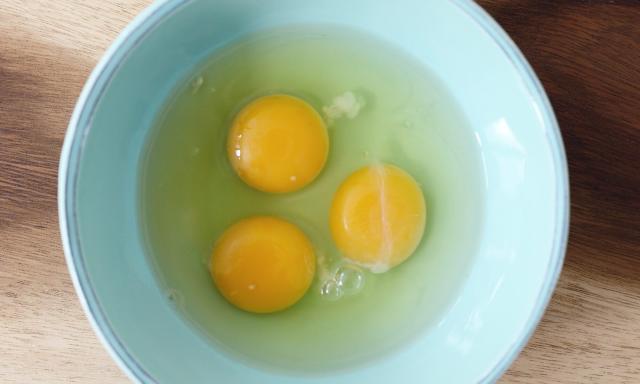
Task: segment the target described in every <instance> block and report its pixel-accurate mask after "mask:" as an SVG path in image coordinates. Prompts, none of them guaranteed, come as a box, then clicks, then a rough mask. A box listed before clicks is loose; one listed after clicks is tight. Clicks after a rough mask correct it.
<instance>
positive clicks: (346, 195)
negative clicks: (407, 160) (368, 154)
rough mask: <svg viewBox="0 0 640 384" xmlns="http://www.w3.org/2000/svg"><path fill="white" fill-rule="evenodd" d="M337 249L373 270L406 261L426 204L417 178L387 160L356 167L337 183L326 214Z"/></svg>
mask: <svg viewBox="0 0 640 384" xmlns="http://www.w3.org/2000/svg"><path fill="white" fill-rule="evenodd" d="M329 216H330V217H329V223H330V227H331V234H332V236H333V239H334V241H335V243H336V246H337V247H338V249H339V250H340V251H341V252H342V253H343V254H344V256H345V257H346V258H348V259H350V260H351V261H352V262H354V263H356V264H359V265H361V266H363V267H365V268H367V269H369V270H370V271H372V272H374V273H382V272H386V271H387V270H389V269H390V268H393V267H394V266H396V265H398V264H400V263H402V262H403V261H405V260H406V259H407V258H408V257H409V256H410V255H411V254H412V253H413V252H414V251H415V249H416V248H417V247H418V244H419V243H420V240H421V239H422V235H423V233H424V228H425V222H426V205H425V201H424V197H423V194H422V191H421V189H420V187H419V186H418V183H416V181H415V180H414V179H413V178H412V177H411V176H410V175H409V174H408V173H406V172H405V171H403V170H402V169H400V168H398V167H396V166H393V165H386V164H375V165H371V166H367V167H364V168H361V169H359V170H357V171H356V172H354V173H353V174H351V175H350V176H349V177H348V178H347V179H346V180H345V181H344V182H343V183H342V185H341V186H340V187H339V188H338V191H337V192H336V194H335V196H334V199H333V202H332V206H331V211H330V214H329Z"/></svg>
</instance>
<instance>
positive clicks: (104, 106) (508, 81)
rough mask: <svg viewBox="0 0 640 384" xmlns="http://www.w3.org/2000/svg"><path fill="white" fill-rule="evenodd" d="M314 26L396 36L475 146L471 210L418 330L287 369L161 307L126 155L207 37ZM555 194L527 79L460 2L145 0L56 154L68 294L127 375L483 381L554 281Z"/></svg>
mask: <svg viewBox="0 0 640 384" xmlns="http://www.w3.org/2000/svg"><path fill="white" fill-rule="evenodd" d="M325 22H328V23H338V24H346V25H348V26H353V27H356V28H359V29H363V30H367V31H370V32H371V33H372V34H373V35H377V36H380V37H381V38H383V39H385V40H387V41H390V42H392V43H395V44H396V45H397V46H399V47H402V48H403V49H405V50H406V51H407V52H409V53H410V54H412V55H413V56H415V57H416V58H418V59H419V60H421V61H423V62H424V63H425V64H426V65H428V67H429V68H430V69H431V70H432V71H433V72H434V73H435V74H436V75H437V76H439V77H440V79H441V80H442V81H443V82H444V83H445V84H446V86H447V87H448V89H449V90H450V92H451V93H452V94H453V95H454V97H455V98H456V100H457V102H458V103H459V105H460V106H461V107H462V109H463V110H464V113H465V114H466V117H467V119H468V120H469V121H470V123H471V127H472V128H473V132H469V135H475V138H476V140H477V142H478V145H479V146H480V148H481V152H482V158H483V167H484V171H485V174H484V178H485V182H486V184H485V187H486V193H485V194H486V196H487V198H486V199H487V200H486V202H485V204H486V218H485V223H484V227H483V228H484V233H483V237H482V240H481V244H480V245H479V247H478V249H477V255H476V257H475V259H474V260H475V262H474V264H473V266H472V269H471V272H470V275H469V277H468V279H467V280H466V281H465V283H464V285H463V287H462V288H461V291H460V294H459V296H458V297H457V299H456V300H455V302H454V303H452V305H451V307H450V308H449V310H448V311H447V313H444V314H442V318H441V320H440V321H439V323H437V325H435V326H433V327H431V328H430V329H428V330H427V332H424V333H423V334H422V335H421V336H420V338H419V340H416V341H415V342H414V343H412V344H411V345H410V346H408V347H407V348H405V349H403V350H401V351H398V352H397V353H395V354H392V355H390V356H389V357H387V358H386V359H384V360H382V361H378V362H376V364H372V365H369V366H364V367H360V368H355V369H354V370H352V371H343V372H338V373H327V374H326V375H324V376H312V377H309V376H307V377H302V376H286V375H282V374H277V373H271V372H266V371H261V370H258V369H254V368H251V367H248V366H245V365H242V364H241V363H239V362H237V361H234V360H232V359H230V358H229V357H227V356H226V355H224V354H223V353H221V352H220V351H218V350H216V349H215V347H213V346H212V345H211V344H210V343H208V342H206V341H205V340H203V339H202V338H201V336H199V334H198V333H197V332H195V331H194V330H193V329H192V328H191V327H190V326H188V325H187V324H186V323H185V321H183V319H182V318H181V317H180V316H179V315H178V314H177V313H176V312H175V311H174V310H173V309H172V308H171V307H170V306H169V304H168V303H167V300H165V298H164V296H163V293H162V292H161V290H160V289H159V286H158V284H157V283H156V280H155V278H154V275H153V273H152V270H151V268H150V267H149V266H148V265H147V258H146V257H145V255H144V252H143V245H142V240H141V234H140V229H139V228H138V218H137V212H138V207H137V204H138V201H137V196H138V193H137V187H138V175H137V172H138V170H139V167H138V162H139V160H140V155H141V148H142V146H143V142H144V140H145V135H146V133H147V131H148V129H149V127H150V123H151V121H152V119H153V118H154V115H155V114H156V113H157V112H158V110H159V108H160V106H161V105H162V104H163V102H164V101H165V98H166V97H167V96H168V94H169V93H170V92H171V90H172V89H173V87H174V86H175V85H176V84H177V81H178V80H179V79H181V78H183V77H184V76H185V75H186V74H187V73H188V72H189V71H190V70H191V69H193V68H194V66H195V65H196V64H197V63H198V62H200V61H201V60H202V59H203V58H205V57H206V56H207V55H208V54H210V53H211V52H212V51H213V50H215V49H216V47H219V46H221V45H224V44H225V43H227V42H229V41H231V40H233V39H235V38H236V37H238V36H241V35H243V34H245V33H247V32H250V31H253V30H259V29H263V28H268V27H273V26H279V25H283V24H289V23H296V24H300V23H315V24H317V23H325ZM568 196H569V191H568V183H567V166H566V160H565V156H564V151H563V146H562V142H561V138H560V134H559V130H558V126H557V123H556V120H555V118H554V115H553V111H552V110H551V107H550V105H549V102H548V100H547V97H546V95H545V93H544V91H543V89H542V87H541V86H540V83H539V82H538V80H537V79H536V77H535V75H534V73H533V72H532V70H531V68H530V67H529V65H528V64H527V62H526V61H525V59H524V58H523V57H522V55H521V54H520V52H519V51H518V49H517V48H516V46H515V45H514V44H513V43H512V42H511V40H510V39H509V38H508V37H507V35H506V34H505V33H504V32H503V31H502V30H501V29H500V27H499V26H498V25H497V24H496V23H495V22H494V21H493V20H492V19H491V18H490V17H489V16H488V15H487V14H486V13H484V12H483V11H482V10H481V9H480V8H479V7H478V6H477V5H475V4H474V3H472V2H471V1H466V0H450V1H446V0H441V1H423V0H415V1H414V0H403V1H395V2H373V1H368V0H350V1H344V0H327V1H300V0H279V1H275V0H271V1H266V0H216V1H205V0H202V1H198V0H193V1H181V0H169V1H165V2H160V3H157V4H155V5H153V6H152V7H150V8H149V9H147V10H146V11H145V12H144V13H143V14H141V15H140V16H139V17H138V18H136V19H135V21H134V22H133V23H132V24H131V25H130V26H129V27H128V28H127V29H126V30H125V31H124V32H123V33H122V34H121V35H120V37H119V38H118V39H117V41H116V42H115V43H114V44H113V45H112V47H111V48H110V49H109V50H108V51H107V53H106V54H105V56H104V57H103V59H102V60H101V61H100V63H99V64H98V66H97V67H96V69H95V70H94V72H93V73H92V75H91V77H90V78H89V80H88V82H87V84H86V86H85V88H84V90H83V92H82V95H81V96H80V99H79V101H78V104H77V106H76V109H75V111H74V114H73V117H72V119H71V122H70V125H69V130H68V132H67V137H66V140H65V144H64V148H63V151H62V158H61V160H60V184H59V204H60V206H59V210H60V225H61V231H62V238H63V243H64V248H65V253H66V256H67V263H68V265H69V270H70V272H71V276H72V278H73V281H74V284H75V287H76V290H77V292H78V295H79V297H80V300H81V302H82V305H83V306H84V309H85V311H86V313H87V316H88V317H89V319H90V321H91V323H92V325H93V327H94V329H95V330H96V333H97V334H98V335H99V337H100V338H101V339H102V341H103V343H104V345H105V346H106V347H107V349H108V350H109V352H110V353H111V355H112V357H113V358H114V360H115V361H116V362H118V364H119V365H120V366H121V368H122V369H123V370H124V371H125V372H127V374H128V375H129V376H130V377H131V378H132V379H134V380H136V381H140V382H161V383H205V382H207V383H212V382H216V383H262V384H265V383H279V384H280V383H284V384H286V383H335V384H338V383H368V384H373V383H389V382H398V383H413V382H421V383H476V382H492V381H495V380H496V379H497V378H498V377H499V375H500V374H501V373H502V372H504V370H505V369H506V368H507V367H508V365H509V364H510V363H511V362H512V361H513V359H514V358H515V357H516V355H517V354H518V352H519V351H520V350H521V349H522V347H523V346H524V345H525V343H526V341H527V339H528V338H529V336H530V335H531V333H532V332H533V330H534V328H535V325H536V324H537V323H538V321H539V320H540V317H541V316H542V313H543V311H544V308H545V306H546V304H547V302H548V301H549V298H550V296H551V293H552V291H553V287H554V285H555V282H556V280H557V278H558V275H559V272H560V268H561V266H562V260H563V255H564V251H565V245H566V240H567V228H568V211H569V205H568Z"/></svg>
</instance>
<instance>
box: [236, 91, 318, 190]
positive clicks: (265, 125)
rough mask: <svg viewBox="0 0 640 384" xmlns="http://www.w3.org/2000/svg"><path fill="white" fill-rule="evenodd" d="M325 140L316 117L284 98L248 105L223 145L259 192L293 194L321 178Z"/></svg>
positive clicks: (296, 101)
mask: <svg viewBox="0 0 640 384" xmlns="http://www.w3.org/2000/svg"><path fill="white" fill-rule="evenodd" d="M328 153H329V136H328V134H327V129H326V126H325V124H324V121H323V120H322V117H321V116H320V114H319V113H318V112H317V111H316V110H315V109H313V107H311V106H310V105H309V104H308V103H306V102H305V101H303V100H301V99H299V98H297V97H293V96H289V95H284V94H277V95H270V96H264V97H261V98H259V99H256V100H254V101H252V102H251V103H249V104H248V105H246V106H245V107H244V108H242V110H240V112H239V113H238V114H237V115H236V117H235V119H234V120H233V123H232V126H231V131H230V133H229V138H228V141H227V154H228V157H229V161H230V162H231V165H232V166H233V169H234V170H235V171H236V173H237V174H238V176H239V177H240V178H241V179H242V180H243V181H244V182H245V183H247V184H248V185H250V186H251V187H253V188H255V189H258V190H260V191H263V192H271V193H285V192H292V191H296V190H298V189H300V188H302V187H304V186H306V185H307V184H309V183H311V182H312V181H313V180H314V179H315V178H316V177H317V176H318V174H319V173H320V171H321V170H322V168H323V167H324V164H325V162H326V160H327V155H328Z"/></svg>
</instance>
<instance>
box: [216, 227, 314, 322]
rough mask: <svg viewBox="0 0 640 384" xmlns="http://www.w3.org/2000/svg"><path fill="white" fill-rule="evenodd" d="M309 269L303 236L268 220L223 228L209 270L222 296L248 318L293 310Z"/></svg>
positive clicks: (311, 263)
mask: <svg viewBox="0 0 640 384" xmlns="http://www.w3.org/2000/svg"><path fill="white" fill-rule="evenodd" d="M315 269H316V257H315V254H314V251H313V247H312V246H311V242H310V241H309V239H308V238H307V236H306V235H305V234H304V233H303V232H302V231H301V230H300V229H299V228H298V227H296V226H295V225H293V224H291V223H289V222H287V221H284V220H282V219H278V218H275V217H268V216H256V217H251V218H248V219H244V220H241V221H239V222H237V223H235V224H233V225H232V226H231V227H229V228H228V229H227V230H226V231H225V232H224V233H223V234H222V236H221V237H220V238H219V239H218V241H217V242H216V244H215V246H214V249H213V253H212V255H211V264H210V272H211V277H212V278H213V281H214V283H215V285H216V287H217V288H218V290H219V291H220V293H221V294H222V296H224V297H225V298H226V299H227V300H228V301H229V302H230V303H231V304H233V305H235V306H236V307H238V308H240V309H243V310H245V311H249V312H254V313H269V312H276V311H280V310H283V309H285V308H288V307H290V306H292V305H293V304H295V303H296V302H297V301H298V300H300V298H302V296H304V294H305V292H306V291H307V289H308V288H309V286H310V285H311V281H312V280H313V276H314V274H315Z"/></svg>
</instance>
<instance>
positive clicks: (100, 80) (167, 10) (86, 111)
mask: <svg viewBox="0 0 640 384" xmlns="http://www.w3.org/2000/svg"><path fill="white" fill-rule="evenodd" d="M190 1H191V0H163V1H158V2H155V3H153V4H152V5H151V6H149V7H148V8H146V9H145V10H144V11H143V12H141V13H140V14H139V15H138V16H137V17H136V18H135V19H134V20H133V21H132V22H131V23H130V24H129V25H128V26H127V27H126V28H125V29H124V30H123V31H122V32H121V33H120V35H119V36H118V37H117V38H116V40H115V41H114V42H113V43H112V45H111V46H110V47H109V48H108V50H107V51H106V52H105V54H104V55H103V56H102V58H101V59H100V61H99V62H98V64H97V65H96V67H95V68H94V70H93V71H92V73H91V75H90V76H89V78H88V80H87V82H86V83H85V86H84V88H83V90H82V92H81V94H80V96H79V98H78V101H77V103H76V106H75V109H74V111H73V114H72V116H71V120H70V122H69V126H68V128H67V133H66V136H65V139H64V144H63V146H62V152H61V155H60V164H59V172H58V174H59V176H58V214H59V221H60V232H61V237H62V245H63V248H64V254H65V258H66V262H67V267H68V269H69V273H70V275H71V279H72V281H73V285H74V288H75V290H76V292H77V294H78V298H79V299H80V303H81V305H82V308H83V310H84V312H85V314H86V316H87V318H88V319H89V322H90V323H91V326H92V328H93V330H94V332H95V333H96V335H97V336H98V338H99V339H100V341H101V342H102V344H103V345H104V347H105V348H106V349H107V351H108V352H109V354H110V355H111V357H112V359H113V360H114V361H115V362H116V363H117V364H118V366H119V367H120V368H121V369H122V371H124V372H125V373H126V374H127V376H128V377H129V378H130V379H131V380H132V381H134V382H138V383H142V382H145V383H146V382H152V383H155V382H157V380H155V379H154V378H153V376H152V375H151V374H150V373H149V372H147V371H146V370H145V369H144V368H143V367H141V366H140V364H138V362H137V361H136V360H135V359H134V358H133V356H132V355H131V354H130V353H129V352H128V351H127V349H126V347H125V346H124V343H123V342H122V341H121V340H120V339H119V338H118V336H117V335H116V334H115V332H114V331H113V328H112V326H111V325H110V324H109V321H108V320H107V317H106V315H105V313H104V311H103V310H102V308H101V307H100V304H99V302H98V300H97V296H96V294H95V292H94V291H93V287H92V286H91V284H90V283H89V281H88V278H87V273H86V268H85V266H84V260H83V257H82V253H81V250H80V244H79V237H78V233H77V225H76V224H77V222H76V221H77V217H76V212H75V205H74V202H75V201H76V200H75V192H76V191H75V189H76V188H75V187H76V183H77V173H78V166H79V164H78V163H77V161H72V160H76V159H72V155H73V152H74V150H76V151H78V155H77V156H76V158H78V157H80V155H79V153H80V152H81V151H82V147H84V139H85V138H86V136H87V133H88V129H87V128H88V127H89V126H90V124H85V125H84V126H82V127H80V121H81V119H86V120H87V121H90V117H91V115H92V114H93V110H94V108H95V106H96V102H97V100H99V99H100V95H101V94H102V93H103V92H104V91H105V88H106V85H107V84H108V82H109V81H108V80H109V79H110V78H111V77H112V76H113V74H114V73H115V72H116V71H117V69H118V67H119V65H120V63H121V62H122V60H123V58H124V57H126V56H127V54H128V53H129V52H130V51H131V50H132V49H134V48H135V47H136V45H137V44H138V43H139V42H140V41H142V39H143V38H144V37H145V36H146V35H147V34H148V33H150V32H151V31H152V30H153V29H154V28H155V26H156V25H158V23H160V22H161V21H162V20H163V19H165V18H166V17H168V16H169V15H171V14H172V13H173V12H175V11H176V10H177V9H178V8H180V7H181V6H183V5H185V4H187V3H188V2H190ZM448 1H451V2H452V3H454V4H455V5H457V6H458V7H459V8H460V9H461V10H463V11H464V12H465V13H467V15H468V16H470V17H471V18H472V19H473V20H474V21H475V22H476V23H477V24H478V25H480V26H481V27H482V29H483V30H484V31H485V32H486V33H487V34H489V36H490V37H491V38H492V39H493V40H494V41H495V43H496V44H497V45H498V46H499V47H500V48H501V49H502V51H503V52H504V53H505V55H506V56H507V57H508V58H509V60H510V61H511V63H512V64H513V66H514V67H515V68H516V69H517V71H518V73H519V74H520V76H521V80H522V81H523V82H524V84H525V86H526V88H527V89H528V91H529V93H530V95H531V96H532V100H535V101H536V102H537V103H538V104H539V106H540V107H541V108H542V115H543V117H544V119H545V127H546V128H547V129H548V132H547V138H548V143H549V146H550V148H551V150H552V155H553V158H554V166H555V170H556V179H557V180H556V185H557V186H558V192H557V196H556V202H557V204H558V211H557V212H556V222H555V238H554V241H553V250H552V258H551V259H550V260H551V261H550V264H549V266H548V268H547V272H546V275H545V278H544V284H543V287H542V289H541V291H540V293H539V296H538V299H537V300H536V304H535V306H534V308H533V310H532V312H531V314H530V315H529V319H528V321H527V323H526V324H525V326H524V330H525V332H523V334H522V335H520V337H519V338H518V339H517V340H514V343H513V344H512V345H511V347H510V348H509V350H508V351H507V352H506V353H505V354H504V355H503V356H502V357H501V358H500V360H499V362H498V363H497V364H496V365H495V366H494V367H493V368H492V369H491V371H490V372H489V373H488V374H487V375H486V376H485V377H484V378H482V379H480V380H479V382H480V383H488V382H495V381H496V380H497V379H498V378H499V377H500V376H501V375H502V374H503V373H504V372H505V371H506V370H507V368H508V367H509V366H510V365H511V363H512V362H513V361H514V360H515V358H516V357H517V356H518V354H519V353H520V351H521V350H522V349H523V348H524V346H525V345H526V343H527V342H528V340H529V338H530V337H531V335H532V334H533V332H534V330H535V328H536V325H537V324H538V323H539V322H540V320H541V318H542V315H543V314H544V311H545V308H546V307H547V305H548V303H549V301H550V299H551V296H552V294H553V291H554V287H555V285H556V283H557V281H558V278H559V276H560V271H561V269H562V264H563V260H564V255H565V251H566V246H567V238H568V232H569V207H570V205H569V176H568V166H567V160H566V155H565V151H564V145H563V142H562V136H561V134H560V129H559V127H558V123H557V120H556V118H555V114H554V112H553V109H552V107H551V104H550V102H549V99H548V97H547V95H546V93H545V91H544V89H543V87H542V85H541V83H540V81H539V80H538V78H537V76H536V75H535V73H534V72H533V69H532V68H531V66H530V65H529V63H528V62H527V60H526V59H525V58H524V56H523V55H522V53H521V52H520V50H519V49H518V48H517V46H516V45H515V43H514V42H513V41H512V40H511V38H510V37H509V36H508V35H507V33H506V32H504V30H502V28H501V27H500V26H499V25H498V24H497V23H496V22H495V21H494V20H493V19H492V18H491V16H489V15H488V14H487V13H486V12H485V11H484V9H482V8H481V7H480V6H479V5H477V4H476V3H474V2H473V1H471V0H448ZM131 42H133V43H131ZM127 45H128V46H127Z"/></svg>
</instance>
